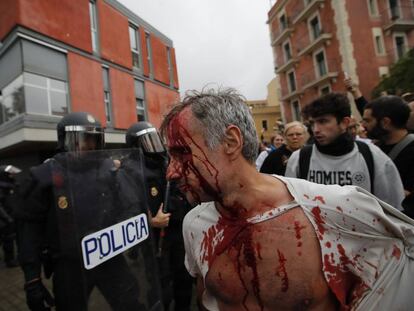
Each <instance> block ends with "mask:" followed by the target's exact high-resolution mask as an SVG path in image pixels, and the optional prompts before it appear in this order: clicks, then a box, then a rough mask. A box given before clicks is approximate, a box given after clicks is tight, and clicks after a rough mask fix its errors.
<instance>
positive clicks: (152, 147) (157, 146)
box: [136, 128, 165, 153]
mask: <svg viewBox="0 0 414 311" xmlns="http://www.w3.org/2000/svg"><path fill="white" fill-rule="evenodd" d="M136 135H137V137H138V145H140V146H141V147H142V149H143V151H144V152H147V153H161V152H165V147H164V144H163V143H162V140H161V137H160V135H159V134H158V132H157V130H156V129H155V128H148V129H145V130H142V131H139V132H137V133H136Z"/></svg>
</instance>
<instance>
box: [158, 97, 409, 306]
mask: <svg viewBox="0 0 414 311" xmlns="http://www.w3.org/2000/svg"><path fill="white" fill-rule="evenodd" d="M161 130H162V133H163V135H164V137H165V138H166V140H167V147H168V151H169V154H170V162H169V166H168V169H167V178H168V179H169V180H171V181H174V182H176V183H177V186H178V188H179V189H180V190H181V191H182V192H183V193H185V195H186V197H187V200H188V201H189V202H190V203H191V204H192V205H193V206H196V205H198V204H199V205H198V206H196V207H195V208H193V209H192V210H191V211H190V212H189V213H188V214H187V216H186V217H185V219H184V223H183V234H184V242H185V248H186V259H185V264H186V267H187V269H188V271H189V272H190V273H191V274H192V275H193V276H194V277H197V279H198V281H197V284H198V298H199V304H200V309H201V310H222V311H234V310H237V311H239V310H249V311H256V310H265V311H270V310H295V309H309V310H337V309H339V308H342V309H351V308H359V307H360V308H361V309H364V310H367V309H369V308H373V309H375V310H390V309H398V310H408V309H409V307H410V306H411V305H412V304H413V303H414V295H412V294H411V292H410V289H411V288H412V285H413V283H414V279H413V278H411V277H409V276H410V275H413V273H414V261H413V259H412V258H414V247H413V243H414V242H413V240H414V222H411V220H410V219H409V218H407V217H406V216H405V215H402V214H401V213H399V212H398V211H397V210H396V209H395V208H393V207H391V206H389V205H387V204H386V203H383V202H381V201H378V200H377V199H376V198H375V197H373V196H370V195H369V194H368V193H365V192H364V190H362V189H359V188H355V187H340V186H325V185H318V184H315V183H309V182H307V181H303V180H297V179H289V178H282V177H279V176H271V175H266V174H261V173H259V172H257V170H256V168H255V165H254V159H255V154H256V150H257V139H256V131H255V126H254V122H253V119H252V116H251V114H250V111H249V109H248V107H247V106H246V105H245V104H244V99H243V97H241V96H240V95H239V94H238V93H237V92H235V91H234V90H221V91H214V90H208V91H206V92H204V93H193V94H188V95H187V96H186V97H185V98H184V99H183V101H182V102H181V103H180V104H178V105H177V106H175V107H173V108H172V110H171V111H170V112H169V113H168V115H167V116H166V118H165V119H164V121H163V124H162V127H161ZM391 306H392V308H391Z"/></svg>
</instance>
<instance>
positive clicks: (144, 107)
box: [134, 77, 148, 122]
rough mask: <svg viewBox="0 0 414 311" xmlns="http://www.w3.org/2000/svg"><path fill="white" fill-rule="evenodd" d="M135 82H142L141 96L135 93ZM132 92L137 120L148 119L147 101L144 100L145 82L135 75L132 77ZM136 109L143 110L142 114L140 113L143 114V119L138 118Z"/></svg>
mask: <svg viewBox="0 0 414 311" xmlns="http://www.w3.org/2000/svg"><path fill="white" fill-rule="evenodd" d="M136 82H138V83H142V89H143V96H142V98H141V97H139V96H138V94H137V89H136V87H135V83H136ZM134 93H135V111H136V113H135V114H136V116H137V121H138V122H139V121H147V120H148V109H147V103H146V100H145V83H144V81H143V80H140V79H138V78H136V77H134ZM138 101H141V102H142V108H141V107H139V105H138ZM138 111H143V114H142V115H143V118H144V119H143V120H140V119H139V118H138V116H140V114H138Z"/></svg>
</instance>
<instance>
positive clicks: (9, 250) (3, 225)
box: [0, 165, 21, 268]
mask: <svg viewBox="0 0 414 311" xmlns="http://www.w3.org/2000/svg"><path fill="white" fill-rule="evenodd" d="M20 172H21V170H20V169H19V168H17V167H15V166H12V165H1V166H0V239H1V242H2V243H3V252H4V261H5V262H6V266H7V267H9V268H12V267H16V266H18V264H17V261H16V259H15V255H14V241H15V237H16V228H15V223H14V213H15V211H16V209H17V208H18V205H19V204H20V199H19V195H18V184H17V182H16V180H15V179H14V175H16V174H19V173H20Z"/></svg>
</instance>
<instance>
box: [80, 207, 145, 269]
mask: <svg viewBox="0 0 414 311" xmlns="http://www.w3.org/2000/svg"><path fill="white" fill-rule="evenodd" d="M148 236H149V229H148V220H147V215H146V214H140V215H137V216H134V217H131V218H129V219H127V220H124V221H122V222H120V223H117V224H115V225H113V226H110V227H108V228H105V229H102V230H100V231H97V232H95V233H92V234H89V235H87V236H85V237H84V238H83V239H82V242H81V248H82V255H83V263H84V266H85V269H87V270H90V269H92V268H94V267H96V266H98V265H100V264H102V263H103V262H105V261H107V260H109V259H111V258H112V257H115V256H116V255H118V254H120V253H123V252H125V251H126V250H127V249H129V248H131V247H133V246H135V245H137V244H138V243H141V242H143V241H144V240H146V239H147V238H148Z"/></svg>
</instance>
